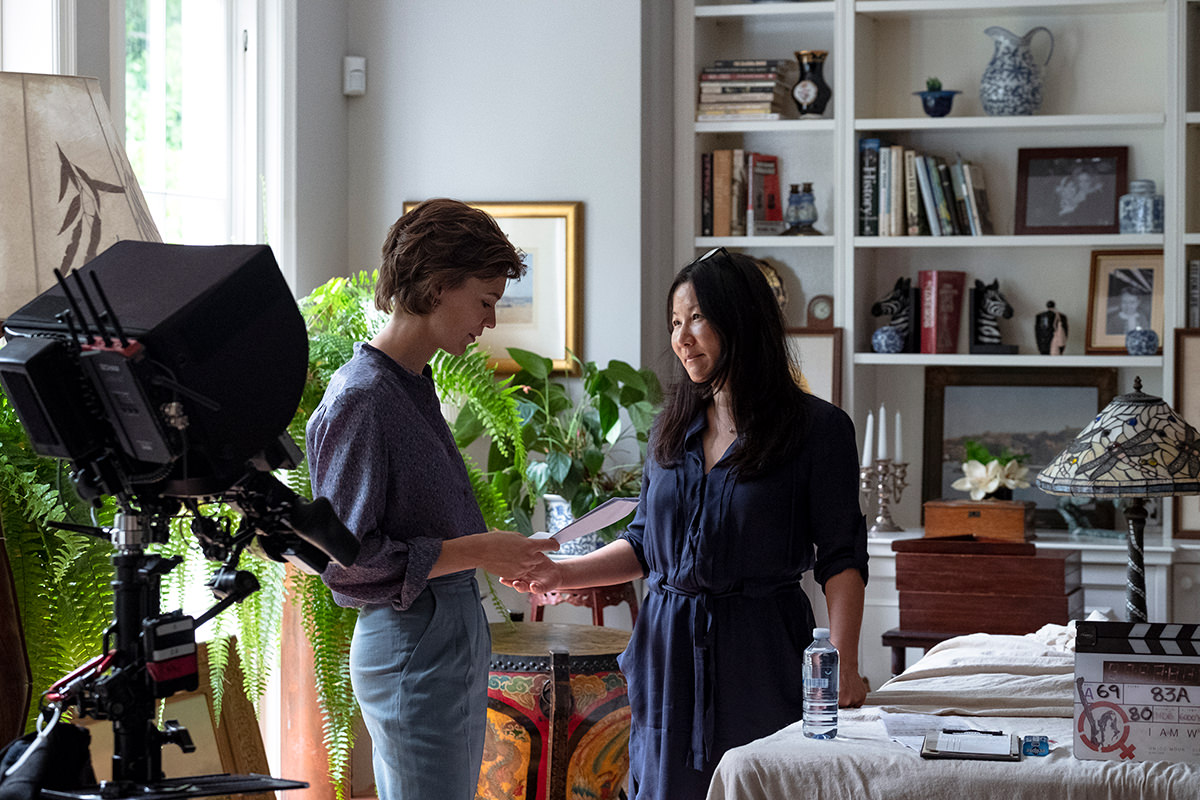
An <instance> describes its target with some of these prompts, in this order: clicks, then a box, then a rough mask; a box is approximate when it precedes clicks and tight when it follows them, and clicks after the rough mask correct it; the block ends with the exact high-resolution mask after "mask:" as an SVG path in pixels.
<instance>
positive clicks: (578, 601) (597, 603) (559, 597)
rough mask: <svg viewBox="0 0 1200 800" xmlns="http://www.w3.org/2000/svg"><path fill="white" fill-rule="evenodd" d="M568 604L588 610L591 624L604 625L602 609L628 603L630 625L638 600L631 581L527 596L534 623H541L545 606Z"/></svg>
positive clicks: (635, 616) (634, 616)
mask: <svg viewBox="0 0 1200 800" xmlns="http://www.w3.org/2000/svg"><path fill="white" fill-rule="evenodd" d="M559 603H570V604H571V605H573V606H580V607H586V608H590V609H591V610H592V624H593V625H600V626H603V625H604V609H605V608H606V607H608V606H618V605H620V604H621V603H629V618H630V621H631V623H633V622H637V615H638V600H637V592H636V591H635V590H634V588H633V581H626V582H625V583H616V584H613V585H612V586H592V587H589V588H587V589H563V590H562V591H557V592H545V593H543V594H537V593H533V594H530V595H529V611H530V614H531V616H532V618H533V621H534V622H541V621H542V614H543V612H544V611H545V608H546V606H554V605H558V604H559Z"/></svg>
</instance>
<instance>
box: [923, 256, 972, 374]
mask: <svg viewBox="0 0 1200 800" xmlns="http://www.w3.org/2000/svg"><path fill="white" fill-rule="evenodd" d="M917 281H918V283H919V284H920V287H921V352H922V353H957V352H958V322H959V320H960V319H962V307H963V292H964V290H965V287H966V283H967V273H965V272H960V271H958V270H951V269H923V270H920V271H919V272H918V273H917Z"/></svg>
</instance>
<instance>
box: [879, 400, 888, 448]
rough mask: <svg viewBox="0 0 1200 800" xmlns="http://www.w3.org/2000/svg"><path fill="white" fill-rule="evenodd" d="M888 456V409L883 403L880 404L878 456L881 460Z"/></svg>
mask: <svg viewBox="0 0 1200 800" xmlns="http://www.w3.org/2000/svg"><path fill="white" fill-rule="evenodd" d="M887 457H888V441H887V410H886V409H885V408H884V407H883V404H882V403H880V404H879V455H877V456H876V458H878V459H879V460H880V461H883V460H884V459H886V458H887Z"/></svg>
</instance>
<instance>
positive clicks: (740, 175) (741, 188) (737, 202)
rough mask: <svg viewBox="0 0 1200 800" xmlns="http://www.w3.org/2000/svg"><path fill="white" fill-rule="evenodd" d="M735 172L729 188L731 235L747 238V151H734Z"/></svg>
mask: <svg viewBox="0 0 1200 800" xmlns="http://www.w3.org/2000/svg"><path fill="white" fill-rule="evenodd" d="M732 161H733V170H732V178H731V179H730V186H729V235H730V236H745V235H746V233H747V230H746V192H747V185H746V151H745V150H742V149H741V148H737V149H735V150H734V151H733V159H732Z"/></svg>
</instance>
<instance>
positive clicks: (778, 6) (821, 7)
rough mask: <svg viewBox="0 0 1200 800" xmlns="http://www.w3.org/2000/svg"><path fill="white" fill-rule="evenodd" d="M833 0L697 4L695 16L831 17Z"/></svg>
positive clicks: (700, 17)
mask: <svg viewBox="0 0 1200 800" xmlns="http://www.w3.org/2000/svg"><path fill="white" fill-rule="evenodd" d="M833 13H834V3H833V0H825V1H824V2H816V3H797V2H793V3H727V4H724V5H703V6H702V5H697V6H696V18H697V19H702V18H705V17H708V18H713V17H717V18H721V17H770V18H772V19H781V18H782V19H788V18H793V17H794V18H805V17H829V18H830V19H832V18H833Z"/></svg>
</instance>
